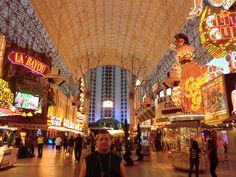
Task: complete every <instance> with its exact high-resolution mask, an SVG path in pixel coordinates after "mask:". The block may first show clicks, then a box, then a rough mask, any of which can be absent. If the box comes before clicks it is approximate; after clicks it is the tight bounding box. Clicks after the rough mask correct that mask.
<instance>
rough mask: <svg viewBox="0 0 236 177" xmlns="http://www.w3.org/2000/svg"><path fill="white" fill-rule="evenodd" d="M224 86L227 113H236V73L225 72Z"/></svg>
mask: <svg viewBox="0 0 236 177" xmlns="http://www.w3.org/2000/svg"><path fill="white" fill-rule="evenodd" d="M225 88H226V96H227V101H228V109H229V115H231V116H232V115H235V114H236V73H231V74H225Z"/></svg>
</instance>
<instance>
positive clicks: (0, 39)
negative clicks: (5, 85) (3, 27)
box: [0, 33, 6, 78]
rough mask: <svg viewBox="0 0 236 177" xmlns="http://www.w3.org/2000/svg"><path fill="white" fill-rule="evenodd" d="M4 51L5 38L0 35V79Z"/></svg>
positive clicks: (0, 76)
mask: <svg viewBox="0 0 236 177" xmlns="http://www.w3.org/2000/svg"><path fill="white" fill-rule="evenodd" d="M5 49H6V38H5V36H4V35H3V34H1V33H0V78H2V74H3V73H2V71H3V60H4V52H5Z"/></svg>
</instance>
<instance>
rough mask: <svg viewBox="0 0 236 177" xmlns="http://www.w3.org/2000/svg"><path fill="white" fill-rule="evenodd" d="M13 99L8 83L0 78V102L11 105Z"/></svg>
mask: <svg viewBox="0 0 236 177" xmlns="http://www.w3.org/2000/svg"><path fill="white" fill-rule="evenodd" d="M13 98H14V94H13V93H11V91H10V89H9V87H8V83H7V82H6V81H4V80H3V79H1V78H0V100H1V101H4V102H7V103H8V104H12V103H13Z"/></svg>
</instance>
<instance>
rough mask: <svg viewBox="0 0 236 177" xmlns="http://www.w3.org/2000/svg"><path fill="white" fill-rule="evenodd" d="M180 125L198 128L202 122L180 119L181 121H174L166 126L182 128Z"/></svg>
mask: <svg viewBox="0 0 236 177" xmlns="http://www.w3.org/2000/svg"><path fill="white" fill-rule="evenodd" d="M180 127H189V128H198V127H201V123H200V122H199V121H179V122H172V123H170V124H168V125H167V126H166V128H180Z"/></svg>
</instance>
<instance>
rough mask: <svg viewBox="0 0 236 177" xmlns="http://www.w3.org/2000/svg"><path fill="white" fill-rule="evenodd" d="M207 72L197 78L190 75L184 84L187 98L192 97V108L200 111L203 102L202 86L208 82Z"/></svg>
mask: <svg viewBox="0 0 236 177" xmlns="http://www.w3.org/2000/svg"><path fill="white" fill-rule="evenodd" d="M206 76H207V73H204V74H203V76H199V77H197V78H194V77H189V78H188V79H187V80H186V81H185V84H184V93H185V96H186V98H189V99H191V102H192V104H191V110H193V111H198V110H199V109H200V108H201V104H202V95H201V89H200V88H201V86H202V85H203V84H205V83H206V81H207V80H206Z"/></svg>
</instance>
